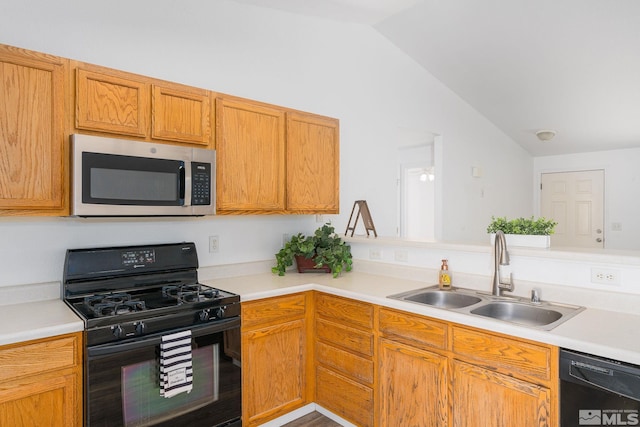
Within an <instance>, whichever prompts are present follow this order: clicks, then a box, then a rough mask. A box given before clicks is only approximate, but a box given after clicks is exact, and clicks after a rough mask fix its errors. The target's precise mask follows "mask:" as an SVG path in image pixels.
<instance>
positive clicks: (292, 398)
mask: <svg viewBox="0 0 640 427" xmlns="http://www.w3.org/2000/svg"><path fill="white" fill-rule="evenodd" d="M307 296H308V294H294V295H287V296H283V297H275V298H267V299H263V300H257V301H250V302H243V303H242V315H241V318H242V422H243V423H242V425H243V426H254V425H260V424H262V423H264V422H267V421H269V420H271V419H274V418H277V417H279V416H281V415H284V414H286V413H288V412H290V411H292V410H294V409H297V408H299V407H301V406H303V405H305V404H307V403H309V393H308V391H307V387H308V383H307V367H308V363H309V361H308V359H307V354H308V352H307V347H308V345H307V338H308V336H309V334H308V333H307V325H308V322H307V320H306V314H307V313H306V306H307V304H306V298H307Z"/></svg>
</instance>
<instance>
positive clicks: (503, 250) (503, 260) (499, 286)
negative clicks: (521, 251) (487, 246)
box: [491, 230, 513, 296]
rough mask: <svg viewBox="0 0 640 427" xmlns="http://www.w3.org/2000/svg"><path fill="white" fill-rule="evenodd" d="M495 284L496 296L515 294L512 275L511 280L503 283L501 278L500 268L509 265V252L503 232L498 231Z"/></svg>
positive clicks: (494, 245)
mask: <svg viewBox="0 0 640 427" xmlns="http://www.w3.org/2000/svg"><path fill="white" fill-rule="evenodd" d="M493 264H494V268H493V284H492V287H491V293H492V294H493V295H495V296H501V295H502V292H504V291H509V292H513V281H512V278H511V274H509V280H508V281H507V282H503V281H502V278H501V277H500V266H501V265H509V252H508V251H507V240H506V239H505V237H504V233H503V232H502V231H501V230H498V231H496V239H495V241H494V242H493Z"/></svg>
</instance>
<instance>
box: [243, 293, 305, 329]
mask: <svg viewBox="0 0 640 427" xmlns="http://www.w3.org/2000/svg"><path fill="white" fill-rule="evenodd" d="M304 314H305V294H293V295H287V296H282V297H273V298H266V299H261V300H257V301H249V302H243V303H242V314H241V321H242V328H243V329H246V328H251V327H252V326H255V325H260V326H266V325H268V324H270V323H273V322H282V321H285V320H287V319H289V318H299V317H303V316H304Z"/></svg>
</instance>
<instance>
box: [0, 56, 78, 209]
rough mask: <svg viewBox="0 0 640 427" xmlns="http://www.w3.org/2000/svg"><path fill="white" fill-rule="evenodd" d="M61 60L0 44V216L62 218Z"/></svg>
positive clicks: (63, 142) (63, 151)
mask: <svg viewBox="0 0 640 427" xmlns="http://www.w3.org/2000/svg"><path fill="white" fill-rule="evenodd" d="M66 67H67V62H66V60H64V59H62V58H57V57H54V56H50V55H45V54H40V53H36V52H31V51H27V50H23V49H18V48H13V47H10V46H4V45H0V100H1V102H2V107H1V108H0V159H1V160H0V213H1V214H8V215H12V214H25V213H27V214H34V215H47V214H49V215H63V214H65V213H66V212H65V209H66V208H67V207H68V203H67V202H66V197H65V196H66V189H65V182H66V179H65V159H66V155H65V153H66V148H65V147H66V144H65V138H64V99H65V96H64V77H65V73H66Z"/></svg>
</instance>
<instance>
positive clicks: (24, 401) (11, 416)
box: [0, 374, 82, 427]
mask: <svg viewBox="0 0 640 427" xmlns="http://www.w3.org/2000/svg"><path fill="white" fill-rule="evenodd" d="M79 379H80V375H76V374H67V375H55V376H51V375H48V376H45V377H44V378H40V377H33V378H31V380H30V381H29V380H27V381H14V382H10V383H5V384H0V426H15V427H19V426H25V427H26V426H51V427H70V426H80V425H82V418H81V416H80V411H79V410H78V408H81V407H82V401H81V400H79V399H77V396H78V393H77V392H76V391H77V390H81V389H82V384H81V383H80V381H79Z"/></svg>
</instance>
